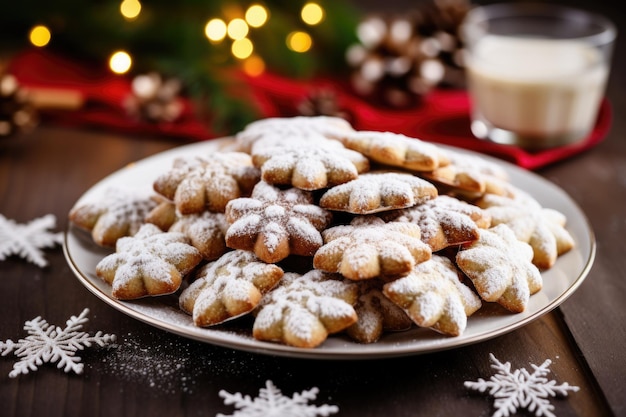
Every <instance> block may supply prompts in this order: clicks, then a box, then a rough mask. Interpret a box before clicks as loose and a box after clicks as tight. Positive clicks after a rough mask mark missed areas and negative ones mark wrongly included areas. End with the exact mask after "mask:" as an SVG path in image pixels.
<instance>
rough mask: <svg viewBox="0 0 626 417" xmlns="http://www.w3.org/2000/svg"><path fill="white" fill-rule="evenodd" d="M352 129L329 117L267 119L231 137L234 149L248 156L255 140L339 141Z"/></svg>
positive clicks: (346, 123) (272, 141)
mask: <svg viewBox="0 0 626 417" xmlns="http://www.w3.org/2000/svg"><path fill="white" fill-rule="evenodd" d="M352 132H354V129H353V128H352V126H351V125H350V123H348V122H347V121H346V120H344V119H342V118H339V117H332V116H313V117H307V116H296V117H270V118H267V119H262V120H257V121H255V122H252V123H250V124H248V125H247V126H246V127H245V128H244V129H243V130H242V131H241V132H239V133H237V135H236V136H235V146H236V148H237V149H238V150H239V151H241V152H247V153H252V151H253V150H254V147H255V145H256V143H257V141H260V140H266V143H271V144H276V143H278V142H281V143H282V142H289V141H291V140H295V139H304V140H309V139H317V138H320V137H322V138H326V139H339V138H341V137H343V136H345V135H346V134H350V133H352Z"/></svg>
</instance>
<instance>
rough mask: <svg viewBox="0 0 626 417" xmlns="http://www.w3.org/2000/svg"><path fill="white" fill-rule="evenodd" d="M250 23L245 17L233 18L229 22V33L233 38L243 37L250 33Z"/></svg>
mask: <svg viewBox="0 0 626 417" xmlns="http://www.w3.org/2000/svg"><path fill="white" fill-rule="evenodd" d="M248 30H249V28H248V24H247V23H246V21H245V20H243V19H239V18H236V19H233V20H231V21H230V22H228V27H227V33H228V36H229V37H230V38H231V39H234V40H238V39H243V38H245V37H246V35H247V34H248Z"/></svg>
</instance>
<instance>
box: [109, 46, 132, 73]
mask: <svg viewBox="0 0 626 417" xmlns="http://www.w3.org/2000/svg"><path fill="white" fill-rule="evenodd" d="M132 64H133V60H132V58H131V57H130V55H129V54H128V52H124V51H117V52H115V53H113V54H112V55H111V58H109V68H111V71H113V72H114V73H116V74H125V73H127V72H128V70H130V67H131V66H132Z"/></svg>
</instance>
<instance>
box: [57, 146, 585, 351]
mask: <svg viewBox="0 0 626 417" xmlns="http://www.w3.org/2000/svg"><path fill="white" fill-rule="evenodd" d="M229 143H230V142H229V141H228V140H226V139H221V140H212V141H207V142H200V143H197V144H192V145H186V146H181V147H179V148H175V149H172V150H169V151H166V152H162V153H160V154H157V155H154V156H151V157H149V158H146V159H143V160H141V161H139V162H136V163H133V164H130V165H129V166H127V167H126V168H124V169H121V170H120V171H117V172H115V173H113V174H111V175H109V176H107V177H106V178H104V179H103V180H101V181H100V182H98V183H97V184H96V185H94V186H93V187H92V188H91V189H89V190H88V191H87V192H86V193H85V194H84V195H83V196H82V197H81V198H80V199H79V201H78V202H77V203H83V202H86V201H93V200H94V199H97V198H98V197H99V196H100V195H102V194H103V193H104V191H105V190H106V189H108V188H110V187H138V188H140V189H144V190H145V189H151V188H152V183H153V181H154V180H155V179H156V177H157V176H158V175H159V174H161V173H163V172H164V170H166V169H167V168H169V166H170V164H171V161H172V160H173V159H174V158H175V157H178V156H184V155H198V154H203V153H205V154H206V153H210V152H211V151H215V150H217V149H219V148H221V147H224V146H228V144H229ZM459 152H466V151H459ZM481 157H483V158H487V157H485V156H482V155H481ZM488 159H490V160H491V161H493V162H495V163H497V164H500V165H501V166H502V167H503V168H504V169H506V171H507V172H508V173H509V174H510V176H511V181H512V183H513V184H515V185H516V186H518V187H520V188H522V189H524V190H526V191H527V192H529V193H530V194H531V195H532V196H533V197H535V198H536V199H537V200H538V201H539V202H540V203H541V204H542V205H543V206H544V207H550V208H553V209H556V210H559V211H560V212H562V213H564V214H565V215H566V216H567V219H568V224H567V229H568V230H569V232H570V233H571V234H572V236H573V237H574V240H575V242H576V247H575V248H574V249H573V250H571V251H570V252H568V253H566V254H565V255H563V256H561V257H560V258H559V259H558V260H557V263H556V265H555V266H554V267H552V268H551V269H550V270H548V271H546V272H544V273H543V279H544V287H543V289H542V290H541V291H540V292H539V293H537V294H535V295H533V296H532V297H531V298H530V303H529V305H528V307H527V309H526V311H524V312H523V313H519V314H511V313H508V312H505V311H503V309H501V308H496V307H497V306H484V307H483V308H482V309H481V310H480V311H479V312H478V313H476V314H474V315H473V316H472V317H470V318H469V320H468V325H467V328H466V330H465V332H464V333H463V334H462V335H461V336H458V337H449V336H443V335H440V334H438V333H436V332H434V331H431V330H429V329H420V328H415V329H412V330H410V331H407V332H400V333H390V334H385V335H383V337H382V338H381V340H379V341H378V342H377V343H372V344H358V343H354V342H352V341H351V340H349V339H348V338H347V337H346V336H342V335H334V336H331V337H330V338H329V339H328V340H327V341H326V342H325V343H324V344H323V345H322V346H319V347H317V348H315V349H301V348H294V347H289V346H284V345H280V344H275V343H269V342H261V341H258V340H255V339H254V338H252V336H251V335H250V331H249V330H247V328H249V327H243V326H241V325H239V327H237V324H236V323H235V322H237V321H231V322H230V323H231V324H228V325H224V326H222V327H219V328H211V329H204V328H199V327H196V326H194V325H193V323H192V321H191V318H190V316H188V315H187V314H185V313H183V312H182V311H180V310H179V309H178V305H177V297H176V296H175V295H172V296H166V297H156V298H149V299H141V300H136V301H119V300H116V299H115V298H113V297H112V296H111V288H110V286H109V285H108V284H106V283H104V282H103V281H102V280H100V279H99V278H98V277H97V276H96V275H95V267H96V264H97V263H98V262H99V261H100V259H102V258H103V257H104V256H106V255H107V254H108V253H110V251H108V250H106V249H103V248H100V247H98V246H96V245H95V244H94V243H93V242H92V241H91V237H90V235H89V234H88V233H86V232H84V231H83V230H80V229H78V228H76V227H73V226H70V227H69V229H68V230H67V232H66V234H65V242H64V253H65V257H66V259H67V262H68V264H69V266H70V268H71V269H72V271H73V272H74V273H75V274H76V276H77V277H78V279H79V281H80V282H81V283H82V284H83V285H84V286H85V287H86V288H87V289H88V290H89V291H91V292H92V293H94V294H95V295H96V296H98V297H99V298H101V299H102V300H103V301H105V302H106V303H108V304H109V305H111V306H113V307H114V308H116V309H118V310H119V311H121V312H123V313H125V314H127V315H129V316H131V317H133V318H135V319H138V320H141V321H143V322H145V323H147V324H149V325H151V326H154V327H158V328H160V329H163V330H166V331H169V332H172V333H176V334H179V335H181V336H184V337H187V338H191V339H196V340H200V341H202V342H206V343H211V344H214V345H219V346H224V347H228V348H232V349H239V350H245V351H250V352H256V353H263V354H269V355H279V356H290V357H301V358H313V359H372V358H383V357H396V356H405V355H414V354H422V353H427V352H434V351H440V350H444V349H451V348H456V347H460V346H464V345H468V344H472V343H477V342H480V341H484V340H486V339H490V338H493V337H496V336H499V335H502V334H504V333H507V332H510V331H512V330H515V329H517V328H519V327H521V326H524V325H526V324H528V323H529V322H531V321H533V320H535V319H537V318H539V317H540V316H542V315H543V314H546V313H548V312H549V311H551V310H552V309H554V308H555V307H557V306H558V305H559V304H561V303H562V302H563V301H565V300H566V299H567V298H568V297H569V296H570V295H571V294H572V293H573V292H574V291H575V290H576V289H577V288H578V287H579V286H580V284H581V283H582V282H583V280H584V279H585V277H586V276H587V274H588V272H589V270H590V268H591V265H592V263H593V259H594V256H595V248H596V243H595V238H594V235H593V231H592V230H591V228H590V226H589V223H588V221H587V219H586V217H585V215H584V214H583V212H582V211H581V210H580V208H579V207H578V205H577V204H576V203H575V202H574V201H573V200H572V199H571V198H570V197H569V196H568V195H567V194H566V193H565V192H564V191H563V190H562V189H560V188H559V187H557V186H556V185H554V184H552V183H551V182H549V181H547V180H545V179H543V178H541V177H539V176H538V175H536V174H534V173H532V172H528V171H526V170H523V169H520V168H518V167H516V166H514V165H512V164H509V163H506V162H502V161H500V160H496V159H493V158H488ZM233 323H235V324H233Z"/></svg>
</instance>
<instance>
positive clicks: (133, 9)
mask: <svg viewBox="0 0 626 417" xmlns="http://www.w3.org/2000/svg"><path fill="white" fill-rule="evenodd" d="M140 12H141V3H140V2H139V0H123V1H122V4H120V13H122V16H124V18H125V19H127V20H133V19H136V18H137V16H139V13H140Z"/></svg>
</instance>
